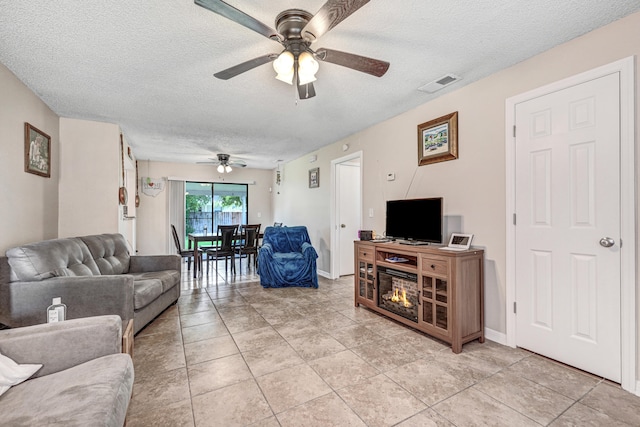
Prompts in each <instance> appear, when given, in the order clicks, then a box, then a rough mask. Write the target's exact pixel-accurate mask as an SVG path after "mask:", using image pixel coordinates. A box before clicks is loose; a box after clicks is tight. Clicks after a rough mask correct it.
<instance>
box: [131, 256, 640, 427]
mask: <svg viewBox="0 0 640 427" xmlns="http://www.w3.org/2000/svg"><path fill="white" fill-rule="evenodd" d="M220 265H221V266H223V265H224V263H223V262H222V261H220ZM243 268H246V265H243ZM220 271H221V273H220V274H219V273H217V272H216V270H215V269H212V270H211V272H210V275H209V277H205V278H200V279H193V278H191V277H189V274H188V272H187V271H186V268H184V273H183V283H182V289H183V291H182V296H181V297H180V300H179V301H178V304H176V305H175V306H172V307H170V308H169V309H168V310H166V311H165V312H164V313H163V314H162V315H161V316H160V317H158V318H157V319H156V320H155V321H154V322H153V323H152V324H150V325H149V326H147V327H146V328H145V329H143V330H142V331H141V332H140V333H139V334H138V335H137V336H136V337H135V357H134V365H135V375H136V380H135V385H134V389H133V398H132V400H131V404H130V407H129V413H128V416H127V426H128V427H136V426H172V427H173V426H198V427H200V426H223V427H227V426H262V427H267V426H269V427H270V426H274V427H276V426H283V427H284V426H322V427H325V426H402V427H409V426H438V427H444V426H476V425H491V426H510V427H512V426H540V425H543V426H546V425H551V426H640V397H637V396H634V395H632V394H630V393H627V392H625V391H623V390H621V389H620V387H619V386H617V385H615V384H611V383H609V382H607V381H603V380H602V379H600V378H597V377H593V376H591V375H587V374H585V373H582V372H579V371H576V370H574V369H571V368H567V367H565V366H562V365H560V364H556V363H554V362H551V361H549V360H547V359H544V358H542V357H539V356H537V355H534V354H531V353H529V352H526V351H523V350H519V349H512V348H508V347H504V346H501V345H499V344H496V343H493V342H491V341H486V342H485V343H484V344H479V343H477V342H473V343H469V344H466V345H465V346H464V348H463V352H462V353H461V354H458V355H455V354H453V353H452V352H451V350H450V348H448V347H447V346H445V345H443V344H442V343H440V342H438V341H435V340H433V339H430V338H429V337H427V336H426V335H424V334H421V333H417V332H415V331H413V330H411V329H410V328H407V327H405V326H402V325H400V324H397V323H395V322H393V321H390V320H388V319H386V318H384V317H381V316H379V315H377V314H375V313H373V312H371V311H369V310H367V309H364V308H355V307H354V306H353V286H352V278H351V277H347V278H344V279H340V280H337V281H329V280H326V279H323V278H320V287H319V289H307V288H285V289H263V288H262V287H261V286H260V284H259V278H258V277H257V276H256V275H255V274H254V272H253V271H250V272H249V273H248V274H247V272H246V271H244V270H243V272H244V273H245V274H242V275H237V276H235V277H234V278H230V279H229V280H225V275H224V267H222V268H221V269H220Z"/></svg>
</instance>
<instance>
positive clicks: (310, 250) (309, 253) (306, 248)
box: [301, 242, 318, 259]
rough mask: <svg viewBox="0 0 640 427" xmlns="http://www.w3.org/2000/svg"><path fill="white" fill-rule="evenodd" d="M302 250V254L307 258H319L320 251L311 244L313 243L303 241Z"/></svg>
mask: <svg viewBox="0 0 640 427" xmlns="http://www.w3.org/2000/svg"><path fill="white" fill-rule="evenodd" d="M301 251H302V254H303V255H304V256H305V258H307V259H316V258H318V253H317V252H316V250H315V248H314V247H313V246H311V243H307V242H303V243H302V248H301Z"/></svg>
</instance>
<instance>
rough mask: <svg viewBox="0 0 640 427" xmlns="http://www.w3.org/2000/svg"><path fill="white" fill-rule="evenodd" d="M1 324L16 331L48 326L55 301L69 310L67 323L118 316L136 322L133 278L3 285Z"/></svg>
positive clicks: (64, 279) (79, 278) (58, 279)
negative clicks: (60, 299) (51, 306)
mask: <svg viewBox="0 0 640 427" xmlns="http://www.w3.org/2000/svg"><path fill="white" fill-rule="evenodd" d="M3 288H4V289H3V292H2V295H3V297H4V298H5V300H4V301H3V302H2V313H1V314H0V322H2V323H4V324H6V325H8V326H11V327H13V328H15V327H21V326H29V325H35V324H39V323H46V322H47V316H46V310H47V307H48V306H50V305H51V302H52V299H53V298H55V297H60V298H62V302H63V303H64V304H65V305H66V306H67V319H77V318H80V317H89V316H100V315H108V314H115V315H118V316H120V317H121V318H122V319H123V320H129V319H133V276H131V275H128V274H118V275H112V276H111V275H109V276H75V277H53V278H51V279H46V280H41V281H39V282H11V283H5V284H3Z"/></svg>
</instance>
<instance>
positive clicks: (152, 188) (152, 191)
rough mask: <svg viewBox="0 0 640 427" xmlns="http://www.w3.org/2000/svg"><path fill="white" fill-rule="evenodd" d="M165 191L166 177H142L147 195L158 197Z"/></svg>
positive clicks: (143, 187)
mask: <svg viewBox="0 0 640 427" xmlns="http://www.w3.org/2000/svg"><path fill="white" fill-rule="evenodd" d="M163 191H164V178H149V177H146V178H142V192H143V193H144V194H146V195H147V196H151V197H156V196H157V195H158V194H160V193H162V192H163Z"/></svg>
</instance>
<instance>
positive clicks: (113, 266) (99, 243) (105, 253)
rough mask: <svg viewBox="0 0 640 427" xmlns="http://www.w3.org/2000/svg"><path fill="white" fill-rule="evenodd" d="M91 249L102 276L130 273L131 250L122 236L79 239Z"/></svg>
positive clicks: (106, 235)
mask: <svg viewBox="0 0 640 427" xmlns="http://www.w3.org/2000/svg"><path fill="white" fill-rule="evenodd" d="M79 239H81V240H82V241H83V242H84V243H85V244H86V245H87V247H88V248H89V252H90V253H91V256H93V259H94V260H95V262H96V265H97V266H98V269H99V271H100V274H124V273H127V272H128V271H129V249H128V248H127V242H126V240H125V239H124V236H122V234H100V235H95V236H83V237H79Z"/></svg>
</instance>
